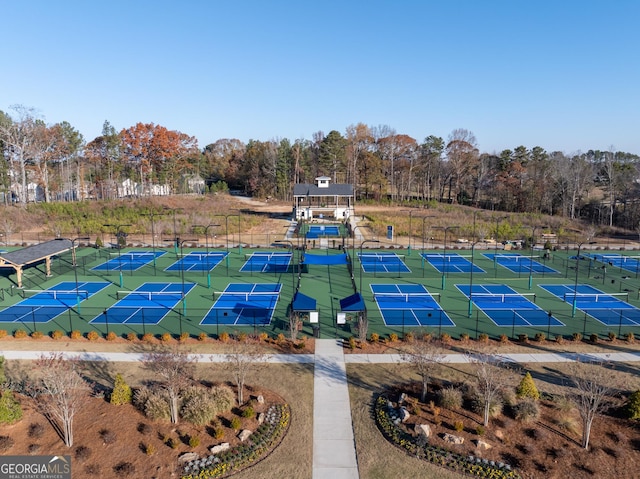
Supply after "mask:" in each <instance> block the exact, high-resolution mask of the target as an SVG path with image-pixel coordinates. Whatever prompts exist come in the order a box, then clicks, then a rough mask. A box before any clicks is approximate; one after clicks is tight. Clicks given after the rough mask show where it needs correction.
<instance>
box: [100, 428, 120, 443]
mask: <svg viewBox="0 0 640 479" xmlns="http://www.w3.org/2000/svg"><path fill="white" fill-rule="evenodd" d="M98 434H99V435H100V438H101V439H102V442H103V443H104V444H113V443H114V442H116V439H117V436H116V433H115V432H113V431H112V430H110V429H101V430H100V432H99V433H98Z"/></svg>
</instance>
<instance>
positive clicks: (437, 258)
mask: <svg viewBox="0 0 640 479" xmlns="http://www.w3.org/2000/svg"><path fill="white" fill-rule="evenodd" d="M425 256H426V258H427V259H428V260H429V261H431V262H432V263H436V264H438V263H444V262H445V261H446V262H447V263H456V262H460V263H468V262H470V261H471V255H470V254H448V255H447V256H444V255H441V254H428V255H425Z"/></svg>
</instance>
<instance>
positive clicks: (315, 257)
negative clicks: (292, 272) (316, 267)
mask: <svg viewBox="0 0 640 479" xmlns="http://www.w3.org/2000/svg"><path fill="white" fill-rule="evenodd" d="M302 264H326V265H332V264H347V255H346V254H332V255H325V254H309V253H307V254H305V255H304V256H303V257H302Z"/></svg>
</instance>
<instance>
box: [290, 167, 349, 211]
mask: <svg viewBox="0 0 640 479" xmlns="http://www.w3.org/2000/svg"><path fill="white" fill-rule="evenodd" d="M293 202H294V204H293V211H294V215H295V218H296V219H298V220H299V219H303V220H306V221H310V220H312V219H314V218H335V219H337V220H344V219H346V218H348V217H350V216H351V215H353V214H354V204H355V196H354V193H353V185H348V184H335V185H332V184H331V178H329V177H328V176H319V177H318V178H316V183H315V184H308V183H302V184H298V185H294V187H293Z"/></svg>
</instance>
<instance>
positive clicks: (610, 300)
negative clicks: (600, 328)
mask: <svg viewBox="0 0 640 479" xmlns="http://www.w3.org/2000/svg"><path fill="white" fill-rule="evenodd" d="M540 287H541V288H543V289H545V290H546V291H548V292H549V293H551V294H553V295H555V296H557V297H558V298H560V299H562V300H563V301H565V302H567V303H569V304H571V305H573V304H574V302H575V306H576V309H579V310H580V311H582V312H584V313H586V314H588V315H589V316H591V317H593V318H594V319H596V320H597V321H600V322H601V323H602V324H606V325H607V326H638V325H640V309H638V308H637V307H635V306H634V305H632V304H629V303H628V302H626V301H625V299H626V300H628V299H629V296H628V293H622V294H609V293H604V292H602V291H600V290H599V289H598V288H594V287H593V286H591V285H588V284H579V285H578V287H577V288H576V287H575V285H573V284H545V285H540Z"/></svg>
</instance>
